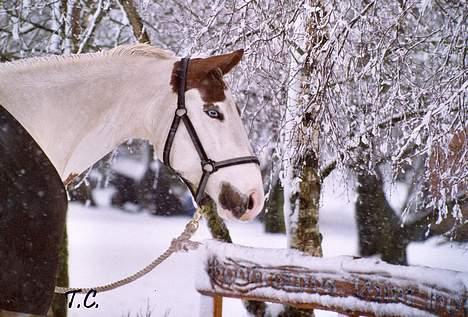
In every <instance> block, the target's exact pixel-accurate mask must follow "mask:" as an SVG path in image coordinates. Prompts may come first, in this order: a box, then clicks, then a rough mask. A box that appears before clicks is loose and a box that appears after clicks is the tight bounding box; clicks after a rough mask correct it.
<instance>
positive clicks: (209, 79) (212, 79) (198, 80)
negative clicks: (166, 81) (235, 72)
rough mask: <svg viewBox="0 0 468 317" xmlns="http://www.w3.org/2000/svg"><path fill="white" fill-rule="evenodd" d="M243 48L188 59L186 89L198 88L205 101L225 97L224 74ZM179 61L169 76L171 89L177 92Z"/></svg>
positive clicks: (231, 66)
mask: <svg viewBox="0 0 468 317" xmlns="http://www.w3.org/2000/svg"><path fill="white" fill-rule="evenodd" d="M243 54H244V50H237V51H235V52H232V53H229V54H224V55H218V56H212V57H208V58H194V59H191V60H190V63H189V66H188V72H187V89H186V90H190V89H198V90H199V91H200V94H201V96H202V99H203V101H204V102H206V103H212V102H219V101H223V100H224V99H226V95H225V93H224V90H225V89H226V84H225V82H224V80H223V76H224V75H226V74H227V73H228V72H229V71H230V70H231V69H232V68H233V67H234V66H236V65H237V64H238V63H239V61H240V60H241V58H242V55H243ZM181 65H182V64H181V62H180V61H178V62H176V63H174V67H173V69H172V76H171V86H172V90H173V91H174V92H176V93H177V90H178V82H179V74H180V68H181Z"/></svg>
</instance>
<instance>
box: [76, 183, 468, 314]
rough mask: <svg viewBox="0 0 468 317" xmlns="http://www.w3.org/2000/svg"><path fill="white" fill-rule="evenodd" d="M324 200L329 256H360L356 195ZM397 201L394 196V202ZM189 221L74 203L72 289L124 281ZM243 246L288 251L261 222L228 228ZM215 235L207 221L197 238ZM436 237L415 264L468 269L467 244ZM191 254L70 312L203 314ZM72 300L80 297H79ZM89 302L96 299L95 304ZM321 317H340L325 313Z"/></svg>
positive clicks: (418, 249)
mask: <svg viewBox="0 0 468 317" xmlns="http://www.w3.org/2000/svg"><path fill="white" fill-rule="evenodd" d="M326 192H327V195H325V197H324V198H323V200H322V203H323V208H322V210H321V215H320V217H321V219H320V229H321V232H322V234H323V236H324V240H323V249H324V256H326V257H332V256H337V255H356V254H357V233H356V229H355V223H354V219H353V214H352V210H353V202H352V200H353V197H352V194H348V193H346V192H343V191H338V190H337V191H336V192H333V191H332V190H331V189H330V188H329V189H328V190H327V191H326ZM394 198H395V199H393V200H394V201H396V202H395V203H396V204H397V203H398V201H397V199H396V198H397V197H394ZM187 220H188V218H183V217H154V216H149V215H145V214H136V215H135V214H128V213H124V212H121V211H119V210H114V209H110V208H109V209H106V208H100V209H91V208H85V207H83V206H81V205H77V204H72V205H71V208H70V210H69V214H68V229H69V239H70V262H71V264H70V278H71V282H70V283H71V286H73V287H91V286H97V285H101V284H105V283H109V282H113V281H115V280H117V279H120V278H122V277H125V276H127V275H129V274H132V273H134V272H136V271H137V270H139V269H141V268H143V267H144V266H146V265H147V264H148V263H150V262H151V261H152V260H153V259H154V258H155V257H157V256H158V255H159V254H160V253H161V252H162V251H163V249H165V248H166V247H167V246H168V244H169V243H170V241H171V239H172V238H173V237H175V236H176V235H177V234H179V232H181V230H183V227H184V225H185V223H186V222H187ZM228 227H229V229H230V231H231V235H232V237H233V240H234V241H235V242H236V243H238V244H243V245H248V246H257V247H269V248H283V247H285V246H286V239H285V236H283V235H272V234H265V233H264V232H263V226H262V224H261V223H259V222H253V223H248V224H241V223H228ZM208 238H210V235H209V233H208V230H207V229H206V226H205V224H204V223H203V224H202V225H201V227H200V229H199V231H198V232H197V234H196V236H195V240H199V241H200V240H203V239H208ZM439 242H440V240H439V239H432V240H429V241H427V242H425V243H413V244H411V245H410V246H409V250H408V253H409V255H408V257H409V262H410V264H417V265H425V266H431V267H438V268H446V269H452V270H458V271H467V272H468V247H467V246H466V245H465V246H460V245H454V244H440V243H439ZM194 263H195V257H194V253H193V252H192V253H182V254H176V255H173V256H172V257H171V258H169V260H167V261H166V262H164V263H163V264H161V265H160V266H159V267H158V268H156V269H155V270H154V271H153V272H151V273H149V274H148V275H147V276H145V277H143V278H142V279H140V280H138V281H136V282H134V283H132V284H130V285H128V286H124V287H122V288H120V289H117V290H114V291H110V292H107V293H102V294H98V295H97V296H96V298H95V299H94V300H95V301H96V303H97V304H98V307H97V308H89V309H86V308H76V307H75V308H73V309H71V310H70V311H71V316H72V317H82V316H83V317H84V316H116V317H118V316H137V315H138V316H146V315H145V313H146V312H147V311H148V310H151V311H152V314H151V316H157V317H159V316H173V317H186V316H198V310H199V299H200V297H199V295H198V293H197V292H196V291H195V289H194V279H195V276H194V274H195V271H194ZM75 300H82V298H78V297H77V298H76V299H75ZM90 302H92V301H90ZM318 315H319V316H336V314H335V313H329V312H323V313H320V314H318ZM224 316H226V317H231V316H234V317H237V316H246V312H245V311H244V309H243V306H242V304H241V303H240V301H239V300H227V299H225V300H224Z"/></svg>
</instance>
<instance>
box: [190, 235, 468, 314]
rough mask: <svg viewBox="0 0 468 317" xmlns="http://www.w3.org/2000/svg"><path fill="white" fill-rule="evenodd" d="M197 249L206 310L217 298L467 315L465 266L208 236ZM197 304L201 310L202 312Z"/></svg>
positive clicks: (215, 309)
mask: <svg viewBox="0 0 468 317" xmlns="http://www.w3.org/2000/svg"><path fill="white" fill-rule="evenodd" d="M199 252H200V254H199V255H200V261H199V268H198V271H197V281H196V288H197V290H198V291H199V292H200V293H201V294H202V295H204V296H209V297H213V300H211V301H210V305H212V307H209V308H208V310H209V311H210V314H211V315H213V316H216V317H218V316H221V305H222V297H231V298H242V299H247V300H257V301H266V302H276V303H282V304H289V305H293V306H297V307H302V308H316V309H324V310H332V311H336V312H340V313H344V314H349V315H370V316H373V315H377V316H418V317H420V316H434V315H435V316H457V317H458V316H460V317H467V316H468V273H462V272H456V271H449V270H439V269H431V268H426V267H416V266H413V267H408V266H398V265H390V264H387V263H385V262H382V261H380V260H376V259H362V258H353V257H336V258H317V257H311V256H307V255H305V254H304V253H301V252H298V251H294V250H285V249H260V248H250V247H244V246H238V245H233V244H227V243H221V242H218V241H213V240H209V241H205V242H204V243H203V245H202V246H201V247H200V251H199ZM205 301H206V298H205ZM202 306H203V305H202ZM203 309H204V311H203V312H202V313H201V314H203V316H208V314H207V310H206V309H207V307H206V306H204V308H202V310H203Z"/></svg>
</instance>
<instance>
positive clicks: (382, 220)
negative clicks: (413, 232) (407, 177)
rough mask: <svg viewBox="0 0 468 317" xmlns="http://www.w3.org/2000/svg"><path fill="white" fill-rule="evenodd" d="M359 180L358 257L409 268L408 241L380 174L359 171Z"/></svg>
mask: <svg viewBox="0 0 468 317" xmlns="http://www.w3.org/2000/svg"><path fill="white" fill-rule="evenodd" d="M357 179H358V187H357V193H358V199H357V201H356V222H357V226H358V234H359V254H360V255H361V256H363V257H367V256H372V255H377V254H378V255H381V258H382V260H384V261H386V262H388V263H391V264H400V265H406V264H407V259H406V247H407V246H408V243H409V241H408V240H407V239H406V237H405V234H404V232H403V230H402V227H401V226H400V218H399V217H398V215H396V214H395V212H394V210H393V209H392V207H391V206H390V204H389V203H388V201H387V199H386V197H385V193H384V188H383V181H382V177H381V175H380V173H379V172H378V171H375V173H373V174H372V173H370V172H368V171H365V170H360V171H358V175H357Z"/></svg>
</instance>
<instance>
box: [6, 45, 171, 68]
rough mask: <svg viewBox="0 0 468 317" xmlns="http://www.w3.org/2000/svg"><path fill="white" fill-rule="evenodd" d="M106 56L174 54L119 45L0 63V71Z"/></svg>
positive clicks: (148, 47)
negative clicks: (90, 50) (91, 51)
mask: <svg viewBox="0 0 468 317" xmlns="http://www.w3.org/2000/svg"><path fill="white" fill-rule="evenodd" d="M106 56H145V57H154V58H160V59H168V58H171V57H174V53H172V52H170V51H167V50H163V49H160V48H157V47H153V46H151V45H148V44H131V45H120V46H117V47H115V48H113V49H110V50H105V51H100V52H96V53H86V54H72V55H51V56H41V57H32V58H26V59H21V60H17V61H13V62H7V63H0V71H2V70H13V69H16V68H24V67H28V66H29V67H33V66H39V65H41V66H42V65H60V64H62V63H65V62H78V61H83V60H85V61H88V60H93V59H96V58H99V57H106Z"/></svg>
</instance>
